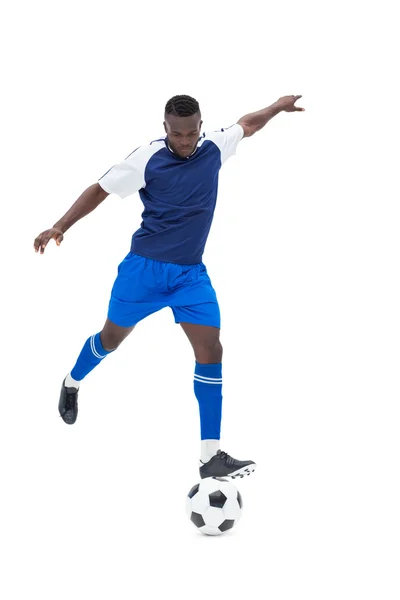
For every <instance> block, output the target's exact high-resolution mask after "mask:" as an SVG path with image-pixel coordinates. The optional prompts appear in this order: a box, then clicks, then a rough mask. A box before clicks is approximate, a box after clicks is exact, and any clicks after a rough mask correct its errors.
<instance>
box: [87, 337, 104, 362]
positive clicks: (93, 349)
mask: <svg viewBox="0 0 400 600" xmlns="http://www.w3.org/2000/svg"><path fill="white" fill-rule="evenodd" d="M94 338H95V336H94V335H92V337H91V338H90V347H91V349H92V352H93V354H94V355H95V357H96V358H105V357H106V356H107V354H105V355H104V356H102V355H101V354H99V353H98V352H97V350H96V348H95V345H94Z"/></svg>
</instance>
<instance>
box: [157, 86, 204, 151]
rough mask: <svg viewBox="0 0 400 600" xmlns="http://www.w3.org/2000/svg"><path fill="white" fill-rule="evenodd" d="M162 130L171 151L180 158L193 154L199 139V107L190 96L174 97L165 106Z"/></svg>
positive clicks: (200, 122)
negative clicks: (164, 132)
mask: <svg viewBox="0 0 400 600" xmlns="http://www.w3.org/2000/svg"><path fill="white" fill-rule="evenodd" d="M164 118H165V121H164V129H165V131H166V134H167V136H168V142H169V145H170V148H171V150H173V151H174V152H175V153H176V154H178V155H179V156H181V157H182V158H187V157H188V156H190V155H191V154H192V152H194V150H195V149H196V146H197V142H198V140H199V137H200V129H201V126H202V123H203V121H202V120H201V113H200V107H199V103H198V102H197V100H195V99H194V98H191V97H190V96H174V97H173V98H171V99H170V100H168V102H167V104H166V105H165V115H164Z"/></svg>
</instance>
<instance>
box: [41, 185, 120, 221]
mask: <svg viewBox="0 0 400 600" xmlns="http://www.w3.org/2000/svg"><path fill="white" fill-rule="evenodd" d="M108 195H109V194H108V192H105V191H104V190H103V188H102V187H101V186H100V185H99V184H98V183H94V184H93V185H90V186H89V187H88V188H87V189H86V190H85V191H84V192H82V194H81V195H80V196H79V198H78V200H76V202H74V204H73V205H72V206H71V208H70V209H69V210H68V211H67V212H66V213H65V215H64V216H63V217H61V219H60V220H59V221H57V223H54V225H53V227H54V228H55V229H59V230H60V231H62V232H63V233H65V232H66V231H67V230H68V229H69V228H70V227H72V225H74V224H75V223H76V222H77V221H79V219H82V218H83V217H86V215H88V214H89V213H91V212H92V210H94V209H95V208H97V207H98V206H99V204H101V202H103V200H105V199H106V198H107V196H108Z"/></svg>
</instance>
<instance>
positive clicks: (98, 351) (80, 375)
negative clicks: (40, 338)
mask: <svg viewBox="0 0 400 600" xmlns="http://www.w3.org/2000/svg"><path fill="white" fill-rule="evenodd" d="M133 329H134V325H133V326H131V327H120V326H119V325H116V324H115V323H113V322H112V321H110V320H109V319H108V318H107V320H106V322H105V325H104V327H103V329H102V330H101V331H100V332H99V333H97V334H95V335H93V336H91V337H89V338H88V339H87V340H86V342H85V344H84V346H83V348H82V350H81V353H80V355H79V356H78V360H77V361H76V363H75V366H74V368H73V369H72V371H71V373H69V374H68V375H67V376H66V378H65V379H64V381H63V384H62V386H61V394H60V400H59V404H58V410H59V413H60V415H61V417H62V418H63V420H64V421H65V423H67V424H68V425H72V424H73V423H75V421H76V418H77V416H78V390H79V385H80V382H81V381H82V379H84V377H86V375H88V373H90V371H93V369H94V368H95V367H97V365H98V364H100V362H101V361H102V360H103V359H104V358H105V357H106V356H107V355H108V354H110V353H111V352H113V351H114V350H116V348H118V346H119V345H120V344H121V342H122V341H123V340H124V339H125V338H126V337H127V336H128V335H129V334H130V333H131V331H132V330H133Z"/></svg>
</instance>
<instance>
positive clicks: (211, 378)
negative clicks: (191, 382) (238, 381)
mask: <svg viewBox="0 0 400 600" xmlns="http://www.w3.org/2000/svg"><path fill="white" fill-rule="evenodd" d="M194 376H195V377H197V378H198V379H207V380H210V381H222V377H204V376H203V375H198V374H197V373H195V374H194Z"/></svg>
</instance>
